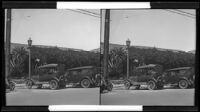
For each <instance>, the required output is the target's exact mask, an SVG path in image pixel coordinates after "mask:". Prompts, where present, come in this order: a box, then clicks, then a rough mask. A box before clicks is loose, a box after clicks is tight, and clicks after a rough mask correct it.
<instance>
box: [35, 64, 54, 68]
mask: <svg viewBox="0 0 200 112" xmlns="http://www.w3.org/2000/svg"><path fill="white" fill-rule="evenodd" d="M57 66H58V64H46V65H41V66H39V67H38V68H52V67H57Z"/></svg>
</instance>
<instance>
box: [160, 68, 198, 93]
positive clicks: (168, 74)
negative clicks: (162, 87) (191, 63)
mask: <svg viewBox="0 0 200 112" xmlns="http://www.w3.org/2000/svg"><path fill="white" fill-rule="evenodd" d="M194 79H195V73H194V68H193V67H180V68H173V69H169V70H167V71H165V72H164V73H163V83H164V84H170V85H177V86H178V87H179V88H181V89H186V88H189V87H194Z"/></svg>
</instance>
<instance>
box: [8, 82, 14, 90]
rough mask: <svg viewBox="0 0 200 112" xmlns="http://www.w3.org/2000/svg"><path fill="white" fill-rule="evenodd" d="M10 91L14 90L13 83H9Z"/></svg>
mask: <svg viewBox="0 0 200 112" xmlns="http://www.w3.org/2000/svg"><path fill="white" fill-rule="evenodd" d="M9 87H10V91H13V90H14V89H15V83H14V82H9Z"/></svg>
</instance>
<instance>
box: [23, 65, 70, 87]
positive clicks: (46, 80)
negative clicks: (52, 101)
mask: <svg viewBox="0 0 200 112" xmlns="http://www.w3.org/2000/svg"><path fill="white" fill-rule="evenodd" d="M64 73H65V72H64V65H63V64H47V65H42V66H39V67H38V69H37V73H36V74H35V75H33V76H31V78H30V79H29V78H28V79H26V86H27V88H29V89H31V88H32V86H33V85H37V87H38V88H42V86H43V84H49V85H50V89H52V90H55V89H58V88H64V87H65V86H66V80H65V77H64Z"/></svg>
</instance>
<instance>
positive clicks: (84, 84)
mask: <svg viewBox="0 0 200 112" xmlns="http://www.w3.org/2000/svg"><path fill="white" fill-rule="evenodd" d="M90 85H91V83H90V80H89V79H83V80H81V87H83V88H89V87H90Z"/></svg>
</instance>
